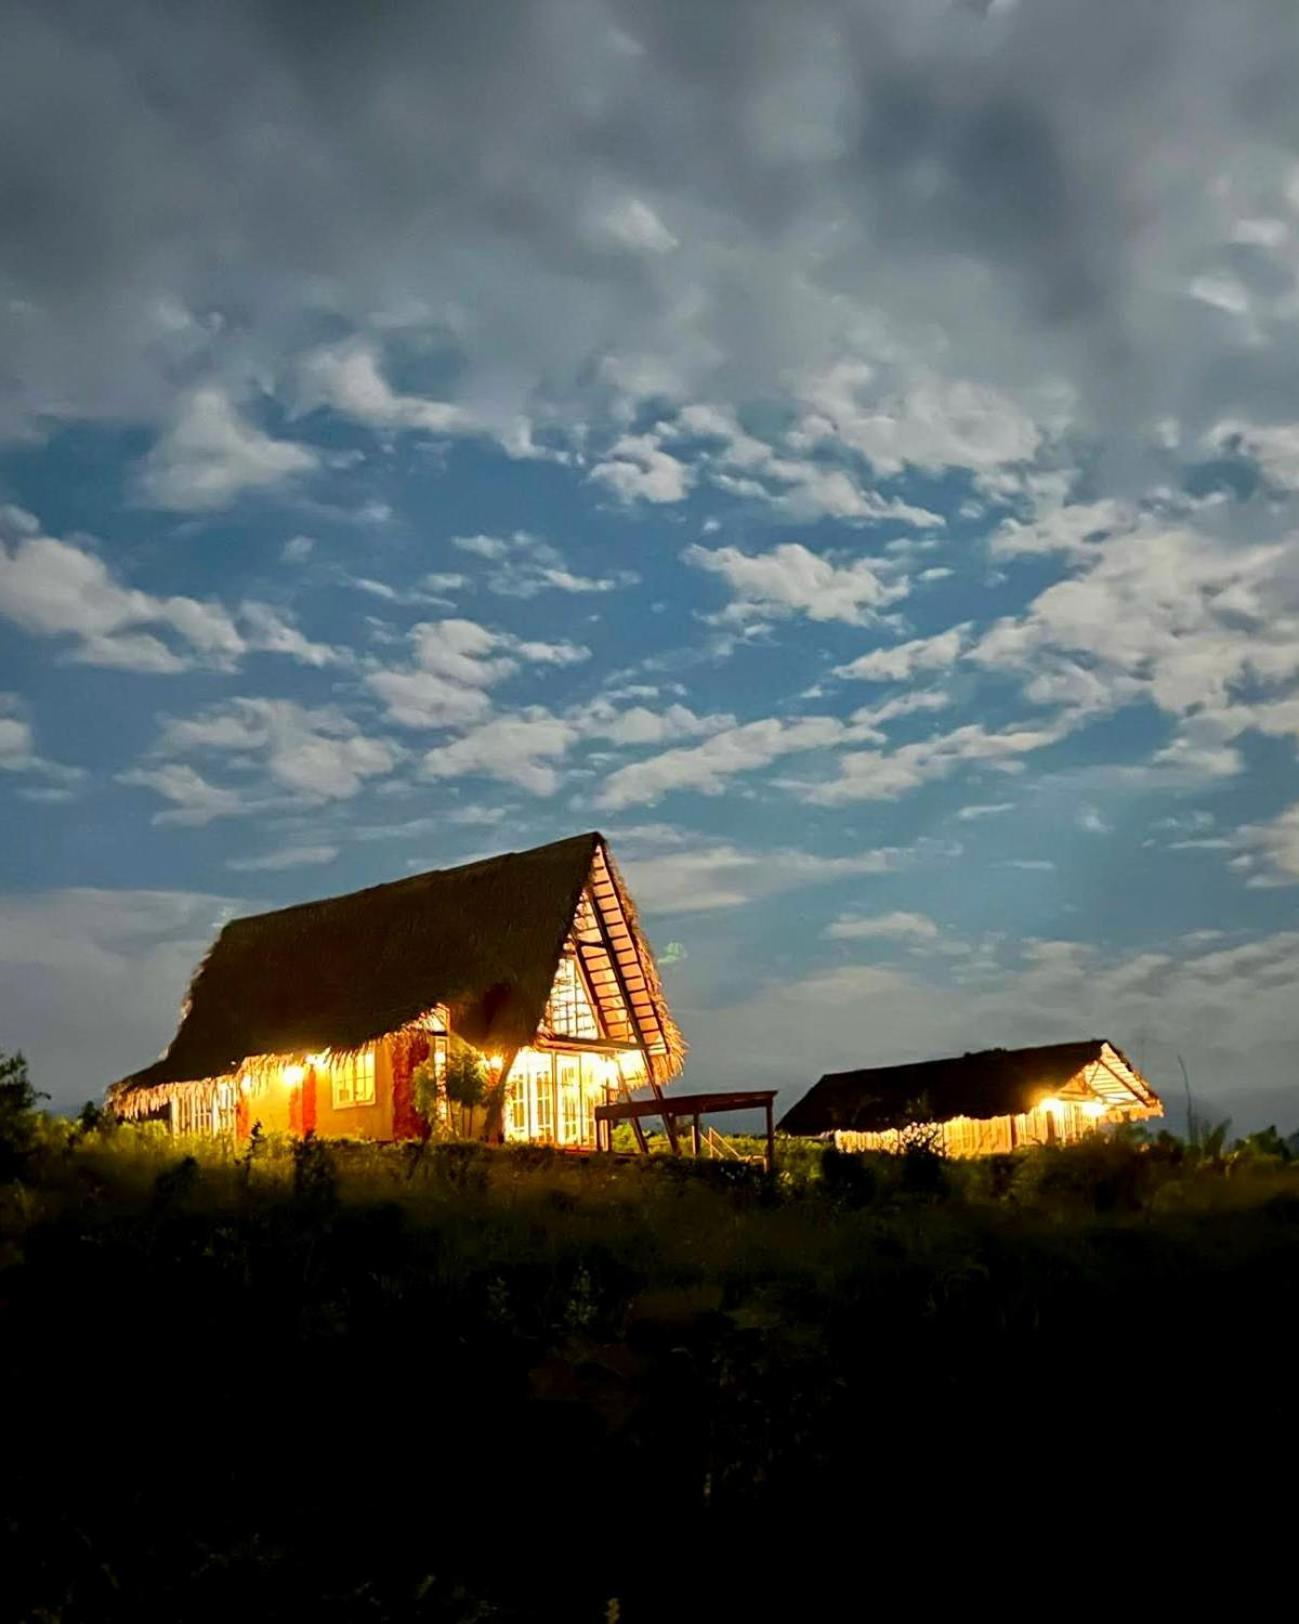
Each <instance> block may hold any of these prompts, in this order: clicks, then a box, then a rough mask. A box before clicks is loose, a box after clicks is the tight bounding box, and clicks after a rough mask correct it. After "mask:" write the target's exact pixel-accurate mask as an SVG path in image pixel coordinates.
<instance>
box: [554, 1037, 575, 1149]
mask: <svg viewBox="0 0 1299 1624" xmlns="http://www.w3.org/2000/svg"><path fill="white" fill-rule="evenodd" d="M555 1071H556V1074H557V1081H558V1084H559V1142H560V1144H561V1145H578V1144H581V1142H582V1062H581V1057H580V1056H578V1055H575V1054H561V1055H557V1056H556V1057H555Z"/></svg>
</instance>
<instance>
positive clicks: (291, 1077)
mask: <svg viewBox="0 0 1299 1624" xmlns="http://www.w3.org/2000/svg"><path fill="white" fill-rule="evenodd" d="M306 1075H307V1068H306V1067H305V1066H299V1065H292V1066H285V1067H283V1069H282V1070H281V1072H280V1076H281V1077H283V1079H284V1086H285V1087H286V1088H297V1087H298V1085H299V1084H300V1083H301V1081H302V1079H303V1078H304V1077H305V1076H306Z"/></svg>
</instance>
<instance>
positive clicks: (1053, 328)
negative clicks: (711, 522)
mask: <svg viewBox="0 0 1299 1624" xmlns="http://www.w3.org/2000/svg"><path fill="white" fill-rule="evenodd" d="M16 4H17V6H18V25H16V26H15V29H14V31H13V36H12V38H11V40H10V42H9V45H10V48H9V49H8V50H7V51H6V53H5V61H4V63H3V65H2V66H0V75H2V77H0V119H2V120H3V124H2V126H0V152H3V153H4V154H5V162H6V165H7V167H6V170H5V172H4V174H3V175H2V176H0V185H3V186H4V188H5V190H6V193H7V194H8V193H12V194H13V195H14V196H17V197H21V198H23V199H24V207H23V208H22V209H21V210H19V211H15V214H14V218H13V219H12V220H11V221H10V222H9V232H8V236H7V242H8V244H9V253H8V255H7V265H6V299H5V303H4V308H3V311H2V312H0V352H2V353H4V354H5V356H6V357H7V358H8V365H7V366H6V369H5V378H6V382H5V387H4V390H3V397H2V398H0V413H2V414H3V415H2V416H0V426H3V428H4V429H7V430H9V431H12V432H28V433H32V432H37V431H39V429H41V428H43V427H44V426H45V425H46V424H48V423H49V421H50V420H51V417H52V416H54V417H58V418H63V419H68V418H75V417H82V418H88V419H106V418H112V419H115V420H117V421H132V422H134V421H155V420H166V419H167V418H168V417H169V416H170V406H171V404H172V402H173V401H174V399H175V396H176V394H177V392H178V391H185V390H190V391H192V390H193V388H194V380H195V378H196V377H198V378H200V379H202V380H204V382H203V383H202V384H201V385H200V387H214V388H218V387H219V388H222V389H223V390H224V389H229V390H231V391H232V392H233V393H234V394H235V396H236V398H243V393H242V391H243V387H244V385H245V383H246V380H247V379H249V378H265V379H280V378H285V377H292V376H293V374H294V371H295V368H296V366H297V364H298V363H299V362H300V361H301V359H302V352H303V351H304V350H306V351H308V352H309V353H317V352H319V351H320V348H321V346H320V340H319V335H320V333H321V332H322V331H326V332H329V333H331V334H334V333H337V334H340V335H343V336H342V337H340V339H339V340H338V341H336V342H335V341H332V340H331V342H330V345H329V347H328V350H327V351H326V352H325V354H326V356H327V357H328V361H327V362H325V361H321V362H319V363H318V365H317V368H316V375H315V377H314V380H313V381H314V382H315V384H316V387H317V390H318V393H320V394H322V395H324V396H326V397H327V398H329V399H331V400H335V401H338V402H341V403H343V404H344V405H346V406H348V408H349V409H351V410H354V411H356V412H358V413H367V412H368V413H369V414H370V415H371V417H372V418H374V419H377V420H378V421H379V422H380V424H381V426H384V427H397V428H401V427H406V426H409V425H411V424H414V425H415V426H417V427H423V426H426V425H428V426H431V427H432V431H433V432H440V428H441V425H443V424H444V422H445V417H444V416H440V415H435V414H438V413H442V414H446V413H454V412H461V413H464V414H466V415H467V416H468V418H470V419H471V420H473V421H481V422H484V423H490V424H491V425H492V427H493V430H494V431H495V432H499V433H501V434H502V437H503V438H504V435H505V431H506V429H507V427H508V426H516V425H517V424H518V422H519V420H520V418H525V419H528V420H530V419H531V415H532V414H533V413H535V414H536V415H537V416H538V417H541V418H549V419H551V420H553V421H555V422H557V423H560V424H561V425H565V426H568V425H571V424H573V423H580V424H582V425H584V426H587V425H590V424H591V422H592V421H593V417H594V415H595V412H596V411H597V410H600V409H603V410H604V411H606V412H615V413H621V414H623V415H624V416H626V415H627V408H628V401H627V396H628V395H630V394H634V393H635V392H637V391H646V392H647V394H648V395H649V396H655V397H659V398H665V399H666V400H667V401H668V402H669V404H671V403H675V402H679V401H690V400H708V401H719V402H723V403H726V404H728V405H732V406H735V405H737V404H743V403H746V402H752V401H781V402H784V403H786V410H787V411H788V402H789V400H790V397H791V395H792V396H793V397H794V399H795V401H796V402H797V405H796V421H797V422H798V424H799V427H800V429H801V433H802V435H803V436H804V438H805V440H806V441H807V443H808V444H809V445H811V446H815V447H820V446H823V445H828V446H829V447H830V448H831V449H832V450H833V451H834V453H835V454H836V455H839V454H841V455H842V456H844V457H845V458H856V459H861V460H862V461H864V462H865V463H867V464H868V465H869V466H871V467H872V468H874V469H875V470H877V471H881V472H886V471H888V470H893V469H896V468H899V467H907V466H910V467H917V468H923V469H926V470H929V469H934V470H937V469H958V470H971V469H974V470H983V469H998V468H1004V467H1016V466H1019V465H1020V464H1022V463H1023V462H1024V461H1025V460H1026V459H1027V458H1029V457H1031V456H1033V455H1034V454H1035V453H1037V452H1039V451H1040V448H1041V446H1042V444H1043V442H1044V441H1049V439H1050V438H1051V436H1052V434H1053V433H1054V431H1055V428H1056V425H1057V423H1058V421H1059V420H1060V419H1061V418H1065V419H1066V420H1073V421H1076V422H1077V423H1078V424H1079V425H1080V426H1081V427H1082V428H1083V429H1084V430H1087V431H1091V432H1093V433H1095V434H1096V435H1097V436H1098V437H1099V438H1104V439H1106V440H1108V441H1109V442H1110V444H1112V445H1116V446H1123V445H1125V444H1135V443H1136V442H1137V441H1138V440H1139V438H1140V435H1141V432H1142V431H1145V430H1147V429H1148V428H1149V426H1150V425H1151V424H1154V423H1158V422H1160V421H1163V420H1177V421H1186V422H1188V423H1189V424H1190V425H1191V426H1192V429H1193V431H1194V430H1198V428H1199V427H1201V426H1212V425H1213V424H1215V423H1218V422H1221V421H1224V420H1227V419H1230V418H1233V417H1234V418H1239V419H1241V420H1243V421H1249V422H1250V423H1255V422H1257V423H1258V425H1259V426H1260V427H1269V426H1271V425H1273V424H1292V423H1293V422H1294V421H1296V418H1297V417H1299V412H1297V411H1296V401H1295V391H1294V387H1293V384H1292V382H1291V380H1292V379H1293V377H1294V376H1295V375H1296V368H1295V366H1294V360H1295V350H1296V344H1297V343H1299V340H1297V339H1296V336H1295V335H1294V334H1293V332H1292V331H1291V328H1292V326H1293V324H1292V323H1290V322H1288V321H1287V320H1286V319H1285V317H1286V311H1287V308H1288V307H1287V302H1286V301H1287V299H1288V298H1290V297H1291V290H1292V279H1291V276H1290V269H1291V268H1290V266H1289V262H1288V259H1287V255H1288V253H1289V251H1290V248H1291V243H1292V240H1293V226H1294V216H1295V208H1294V204H1293V199H1292V196H1291V191H1292V184H1291V175H1292V170H1293V165H1294V158H1295V146H1296V142H1295V136H1294V132H1293V129H1292V128H1291V126H1290V124H1289V122H1288V118H1287V109H1286V107H1285V98H1284V97H1274V96H1271V95H1263V94H1259V93H1258V84H1259V82H1260V75H1263V76H1265V77H1269V82H1270V76H1273V75H1274V76H1275V79H1276V82H1282V83H1284V82H1286V79H1287V75H1288V74H1290V72H1291V70H1292V69H1294V68H1295V66H1296V57H1297V55H1299V47H1297V46H1296V45H1295V43H1294V40H1293V35H1292V31H1291V30H1290V29H1289V28H1288V27H1287V26H1286V24H1287V22H1288V19H1287V18H1285V17H1284V16H1282V15H1281V14H1280V12H1279V11H1278V10H1277V8H1276V7H1275V6H1273V5H1270V4H1267V3H1265V0H1243V3H1242V7H1240V8H1234V9H1233V13H1232V15H1231V17H1227V16H1225V15H1224V14H1223V12H1222V8H1221V7H1219V6H1216V5H1213V4H1211V3H1209V0H1187V4H1186V5H1185V6H1183V7H1179V8H1177V11H1176V15H1174V14H1173V12H1172V11H1171V10H1169V11H1163V10H1159V11H1154V12H1152V11H1151V10H1150V9H1149V8H1144V7H1136V8H1128V9H1127V11H1125V13H1124V14H1123V15H1122V16H1121V17H1120V18H1118V19H1117V20H1116V21H1115V23H1114V26H1113V27H1112V28H1108V29H1107V30H1106V31H1105V38H1104V39H1103V40H1102V39H1098V38H1097V37H1096V34H1095V30H1094V26H1093V24H1092V21H1091V16H1090V10H1089V8H1088V7H1087V6H1086V5H1084V4H1081V3H1079V0H1052V3H1050V4H1047V5H1035V6H1022V5H1021V6H1016V7H1008V6H997V7H986V8H981V7H976V6H968V7H960V8H957V9H956V10H955V11H954V10H953V8H952V7H950V6H948V5H927V6H922V7H921V8H919V10H915V9H913V8H889V7H881V6H871V7H867V8H865V9H864V10H853V11H851V12H846V11H844V9H843V8H842V7H840V6H838V5H836V4H834V3H833V0H810V3H809V5H807V6H804V7H800V8H799V10H798V13H797V15H794V14H792V13H791V14H790V15H788V16H786V17H777V16H776V15H775V14H774V13H772V14H770V15H765V16H764V20H763V23H762V27H761V30H760V38H758V39H755V34H754V24H753V19H752V16H751V14H750V10H749V8H748V7H745V6H743V5H738V4H734V3H728V0H722V3H721V4H719V5H718V6H717V7H715V8H714V7H710V8H709V16H708V19H707V22H706V24H705V22H704V21H702V20H701V19H700V18H698V17H697V16H693V15H686V14H685V13H684V12H672V13H668V14H665V15H663V16H661V17H656V18H654V19H652V20H651V21H649V22H646V21H645V20H644V19H643V18H640V17H638V18H636V19H635V20H634V21H632V22H629V21H628V18H627V17H626V16H625V15H623V10H622V9H620V8H619V7H617V6H609V5H605V4H595V5H593V6H591V7H588V8H586V9H584V10H582V11H581V12H580V13H574V12H570V11H569V10H567V9H566V8H551V7H544V8H541V9H540V10H539V11H536V12H535V13H532V12H529V14H527V15H524V14H523V12H522V11H521V12H520V14H519V15H518V16H517V17H514V18H512V26H511V29H510V31H509V41H508V46H507V48H506V49H502V48H501V43H500V36H499V33H496V32H493V30H491V29H490V28H489V27H488V26H487V25H486V24H485V23H484V22H482V21H481V20H480V19H479V18H477V17H465V16H462V15H460V14H459V13H453V12H449V11H447V10H446V9H445V8H438V7H434V8H428V9H421V8H400V9H397V10H388V11H386V12H385V14H384V17H383V19H382V21H381V22H380V23H378V24H376V26H375V27H374V28H373V29H371V30H369V31H368V32H367V35H366V38H365V40H364V43H363V47H362V48H361V49H358V45H357V37H356V34H355V31H354V29H353V28H352V27H351V25H350V20H349V19H348V18H347V17H346V16H345V15H344V13H342V12H340V13H337V14H334V13H331V14H330V15H329V16H327V17H325V18H323V19H317V20H316V22H315V25H314V26H313V28H312V29H311V30H310V31H308V30H306V29H305V28H299V27H286V26H284V24H283V21H282V19H281V18H280V16H279V14H278V12H277V11H276V9H275V8H273V7H265V6H260V7H259V6H248V7H243V8H241V9H240V11H239V15H238V18H237V23H236V24H235V25H231V24H229V23H228V22H227V21H226V20H224V19H222V20H221V21H218V20H217V19H216V18H214V17H209V16H207V15H205V14H202V13H198V14H191V13H190V12H189V11H181V12H177V13H175V14H164V11H163V10H162V9H161V8H158V7H157V6H155V5H151V4H146V3H143V0H132V3H131V4H130V5H129V6H128V7H127V8H126V10H125V11H123V12H122V13H121V14H120V15H119V16H118V17H117V18H115V21H114V24H113V25H112V26H111V27H109V28H106V29H104V30H101V31H100V32H99V33H97V34H95V35H94V36H93V37H91V35H90V34H88V33H87V32H86V31H85V30H84V29H82V28H81V27H80V26H79V25H78V23H77V22H76V20H75V19H74V18H70V17H68V16H65V15H64V14H63V13H62V12H61V11H60V10H59V9H58V8H50V7H48V6H39V5H37V4H36V3H35V0H16ZM628 27H632V28H634V29H635V34H636V38H635V47H636V48H635V50H634V51H633V50H628V49H626V48H624V46H623V45H621V44H620V43H618V42H619V41H623V40H625V39H626V38H627V37H628V33H627V29H628ZM146 69H147V72H148V74H149V75H150V82H151V84H153V85H154V87H155V94H154V95H152V96H151V97H150V98H148V99H147V100H146V101H142V100H141V98H139V97H138V96H137V95H136V94H135V93H134V87H135V86H137V85H138V83H139V82H140V79H141V76H142V75H143V74H145V72H146ZM200 69H201V71H202V75H203V80H204V91H203V93H202V94H199V95H196V94H195V93H194V88H193V87H194V84H195V81H196V77H197V75H198V73H199V71H200ZM344 79H345V81H346V83H347V86H348V93H347V96H346V97H345V98H340V97H339V96H338V94H337V86H338V84H339V83H340V82H343V80H344ZM285 86H292V87H293V94H292V95H291V96H286V95H285V89H284V87H285ZM267 108H274V109H275V118H274V128H275V137H274V139H273V140H271V141H265V142H254V141H250V139H249V134H248V132H249V131H250V130H256V129H264V128H266V117H267V114H266V109H267ZM74 128H75V129H76V130H77V131H78V135H79V139H78V140H77V141H76V142H75V143H68V142H66V141H63V140H60V139H59V135H60V132H65V131H67V130H69V129H74ZM1167 151H1177V152H1179V153H1181V154H1183V161H1182V162H1181V163H1179V164H1176V165H1170V164H1168V163H1166V162H1164V161H1162V155H1163V154H1164V153H1166V152H1167ZM415 155H419V156H418V160H417V158H416V156H415ZM1116 176H1119V177H1121V178H1122V184H1121V185H1116V184H1115V177H1116ZM340 177H341V178H340ZM344 194H345V198H346V201H345V203H341V202H340V198H341V197H342V196H343V195H344ZM1156 220H1157V221H1158V222H1159V223H1160V229H1159V230H1158V231H1154V230H1152V229H1151V228H1150V222H1151V221H1156ZM128 221H129V229H128V228H127V226H126V225H125V224H124V222H128ZM69 229H72V230H74V231H75V233H76V242H77V251H76V252H75V253H69V252H68V246H67V244H68V231H69ZM863 264H869V266H870V276H869V277H868V278H865V279H863V277H862V274H861V267H862V266H863ZM1206 297H1208V298H1209V299H1211V300H1212V301H1213V302H1212V303H1206V302H1205V298H1206ZM1224 306H1225V307H1226V309H1224V308H1223V307H1224ZM1228 312H1244V314H1232V313H1228ZM1260 335H1265V341H1260ZM380 357H382V364H380ZM399 363H400V365H399ZM388 374H391V376H392V377H398V376H402V377H405V376H407V375H409V376H410V377H412V379H414V380H418V381H413V382H412V383H411V385H410V387H409V388H405V387H402V388H398V387H397V386H396V385H394V384H392V383H390V382H388V381H387V375H388ZM228 375H235V376H233V377H232V376H228ZM208 379H212V380H214V381H213V382H211V384H210V385H209V383H208V382H207V380H208ZM426 380H427V381H426ZM236 383H237V384H238V386H239V387H238V388H236ZM611 393H612V395H613V397H614V398H613V399H612V400H611V399H610V398H609V397H610V395H611ZM640 398H646V397H645V396H644V395H642V396H641V397H640ZM633 405H634V402H633ZM340 409H341V408H340ZM630 416H631V419H634V417H635V413H634V411H633V412H632V413H631V414H630ZM1134 431H1135V432H1134ZM522 443H523V437H522V435H521V434H520V444H522ZM661 454H662V453H660V455H661ZM277 455H282V453H279V454H277ZM212 460H213V459H210V458H208V457H207V456H206V455H205V456H203V457H200V458H199V465H200V472H201V473H202V474H204V475H205V476H207V475H208V474H209V473H210V467H209V464H210V461H212ZM214 460H215V461H216V462H217V463H220V462H221V461H223V460H225V459H224V457H222V456H218V457H217V458H216V459H214ZM234 460H235V462H236V463H239V464H241V465H242V466H243V467H244V468H245V469H247V468H249V467H251V469H252V471H253V473H254V475H255V476H256V477H258V478H264V477H269V476H273V475H277V474H278V473H280V472H282V471H283V470H282V469H280V468H278V467H274V466H272V467H270V468H269V469H268V468H267V465H266V462H265V459H264V456H251V457H249V456H248V455H247V454H246V453H245V451H244V449H243V448H240V449H239V450H238V452H237V454H236V456H235V458H234ZM604 466H609V467H610V468H611V478H612V485H613V488H614V489H615V491H617V490H618V489H619V488H620V487H621V488H622V490H623V491H624V492H625V493H626V494H629V495H632V496H634V497H639V496H642V495H644V496H650V497H652V498H657V499H659V500H679V499H680V492H681V490H682V489H683V488H684V487H685V486H686V485H687V484H688V475H685V474H673V473H672V471H671V469H670V468H666V467H663V466H662V465H660V466H661V471H660V474H659V475H657V476H656V475H654V474H652V473H650V472H648V471H647V469H646V467H645V466H644V464H643V463H642V462H641V461H640V459H639V458H638V456H637V455H635V454H634V453H633V454H630V455H623V454H622V453H619V454H618V455H617V456H616V457H615V458H614V459H613V460H612V463H611V464H606V465H604ZM191 483H192V482H191ZM199 483H200V485H201V486H203V487H204V488H203V489H202V491H201V493H200V494H201V496H202V498H203V499H204V500H212V499H217V497H218V493H219V492H220V491H222V490H223V489H224V490H228V489H229V484H228V482H227V481H226V480H225V478H224V477H223V476H221V475H219V474H217V475H215V477H213V478H210V479H209V478H206V477H205V478H204V479H201V480H200V482H199ZM857 483H860V482H859V481H857ZM674 486H675V490H674ZM174 494H182V493H179V492H178V493H174ZM185 499H186V500H192V499H193V495H192V492H191V494H190V495H187V496H186V497H185Z"/></svg>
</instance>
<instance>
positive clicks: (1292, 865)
mask: <svg viewBox="0 0 1299 1624" xmlns="http://www.w3.org/2000/svg"><path fill="white" fill-rule="evenodd" d="M1230 843H1231V844H1232V845H1234V846H1235V847H1236V848H1237V849H1238V850H1239V851H1240V856H1239V857H1238V858H1237V859H1236V861H1235V863H1234V864H1233V865H1232V866H1233V867H1235V868H1236V869H1238V870H1240V871H1242V872H1244V873H1246V874H1248V876H1249V878H1248V879H1247V881H1246V884H1247V885H1250V886H1252V887H1254V888H1263V887H1270V886H1277V885H1299V802H1296V803H1295V804H1294V805H1293V806H1291V807H1287V808H1286V810H1285V811H1284V812H1280V813H1278V814H1277V816H1276V817H1274V818H1272V819H1271V820H1270V821H1269V822H1267V823H1258V824H1247V825H1246V826H1245V827H1244V828H1243V829H1240V830H1239V831H1238V832H1237V834H1236V836H1235V837H1234V839H1233V840H1232V841H1231V842H1230ZM1181 844H1185V842H1182V843H1181Z"/></svg>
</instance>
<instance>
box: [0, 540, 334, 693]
mask: <svg viewBox="0 0 1299 1624" xmlns="http://www.w3.org/2000/svg"><path fill="white" fill-rule="evenodd" d="M0 615H5V616H7V617H8V619H10V620H12V621H14V622H15V623H16V624H17V625H19V626H22V627H23V628H24V629H25V630H27V631H30V632H33V633H35V634H37V635H38V636H45V637H68V638H72V639H74V642H73V644H72V658H73V659H74V660H76V661H77V662H78V663H80V664H83V665H98V666H108V667H115V668H118V669H121V670H128V671H139V672H146V673H147V672H153V673H160V674H163V675H166V674H169V673H172V672H176V671H184V670H186V669H188V668H189V667H190V666H193V665H206V666H215V667H217V668H218V669H226V670H228V669H232V668H233V667H234V665H235V664H236V663H237V661H238V659H239V657H240V656H241V655H243V654H244V653H246V652H247V651H248V650H249V649H254V650H265V651H267V652H270V653H276V654H285V655H288V656H290V657H291V658H293V659H296V660H298V661H300V662H301V663H303V664H305V665H314V666H321V665H326V664H331V663H339V662H340V661H341V660H342V659H343V656H342V655H341V654H340V653H339V652H338V651H337V650H334V649H330V648H327V647H325V646H324V645H323V644H320V643H313V642H311V641H310V639H308V638H307V637H305V636H304V635H303V634H302V633H301V632H300V631H299V630H298V629H297V628H296V627H295V626H293V625H292V624H291V623H290V622H289V621H286V620H285V619H284V618H283V617H282V616H281V615H280V614H279V613H278V612H277V611H276V610H274V609H272V608H271V607H270V606H269V605H268V604H263V603H257V602H255V601H249V602H246V603H244V604H243V605H242V606H241V608H240V610H239V612H238V615H237V616H234V615H231V614H230V613H229V612H228V611H227V610H226V609H224V608H223V607H222V606H221V605H220V604H217V603H213V602H211V601H210V600H209V601H206V602H205V601H201V600H200V599H197V598H188V597H178V596H177V597H166V598H164V597H156V596H155V595H153V594H152V593H149V592H142V591H140V590H139V589H138V588H135V587H129V586H126V585H124V584H123V583H122V581H120V580H119V579H118V577H117V576H115V575H114V574H113V573H112V571H111V570H110V569H109V568H108V566H107V565H106V564H105V563H104V561H103V560H102V559H101V558H99V557H97V556H96V554H94V553H93V552H90V551H89V550H87V549H86V548H85V547H78V546H74V545H73V544H72V543H71V542H67V541H59V540H57V539H56V538H54V537H53V536H42V535H35V534H31V533H27V534H25V535H24V536H23V537H22V538H21V539H19V540H17V541H15V543H14V544H13V547H12V550H10V549H9V548H7V547H6V546H5V544H4V541H3V539H0ZM145 628H148V629H145ZM160 634H161V635H160ZM178 643H179V645H180V646H179V647H177V644H178Z"/></svg>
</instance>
